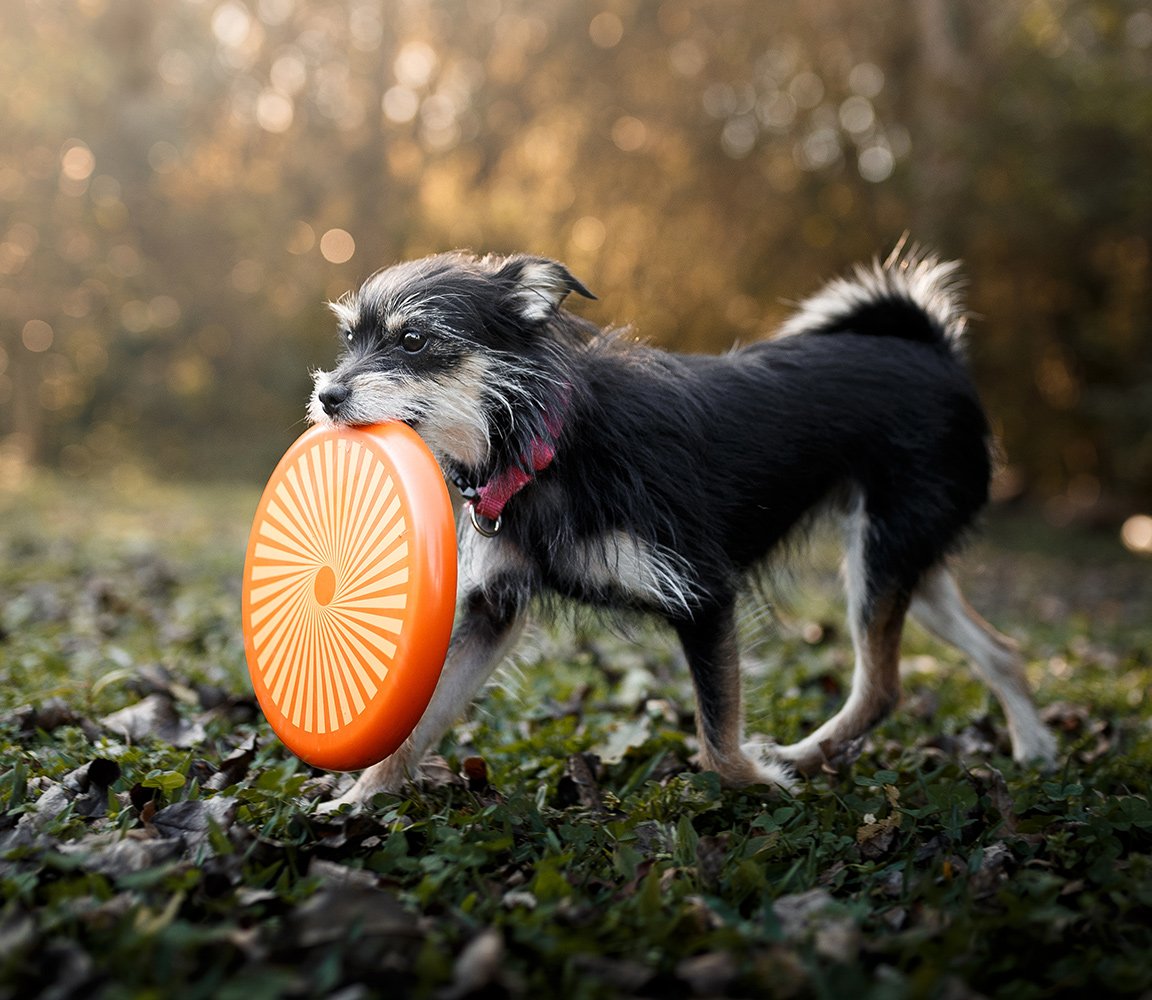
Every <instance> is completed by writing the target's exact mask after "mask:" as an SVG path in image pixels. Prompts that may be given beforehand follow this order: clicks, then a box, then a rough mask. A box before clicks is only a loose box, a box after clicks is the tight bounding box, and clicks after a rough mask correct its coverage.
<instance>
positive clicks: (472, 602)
mask: <svg viewBox="0 0 1152 1000" xmlns="http://www.w3.org/2000/svg"><path fill="white" fill-rule="evenodd" d="M458 614H459V615H460V618H459V621H458V622H457V624H456V627H455V629H454V630H453V632H452V641H451V644H450V645H449V647H448V656H447V659H445V661H444V668H443V670H442V671H441V673H440V680H439V681H438V683H437V684H436V690H435V692H434V693H433V695H432V700H431V701H430V702H429V703H428V707H427V708H426V709H425V710H424V714H423V715H422V716H421V717H420V721H419V722H418V723H417V725H416V728H415V729H414V730H413V731H412V734H411V735H410V736H409V737H408V739H407V740H405V741H404V743H403V744H401V746H400V747H399V749H398V750H397V751H396V752H395V753H394V754H392V755H391V756H390V757H388V758H387V759H386V760H383V761H381V762H380V763H379V764H374V765H373V766H372V767H370V768H368V769H367V770H366V771H364V772H363V773H362V774H361V775H360V777H359V778H358V779H357V780H356V784H355V785H353V786H352V788H351V789H349V790H348V791H347V792H346V793H345V794H344V795H342V796H341V797H340V798H338V799H333V800H331V801H329V802H325V803H323V804H322V805H321V806H320V811H321V812H330V811H332V810H334V809H337V808H339V807H340V806H342V805H346V804H355V803H359V802H368V801H369V800H371V798H372V796H374V795H376V794H377V793H378V792H395V791H398V790H399V789H400V788H401V787H402V786H403V785H404V783H405V782H406V781H408V780H409V779H410V778H414V777H416V776H418V774H419V771H420V761H421V759H422V758H423V756H424V754H425V753H426V752H427V751H428V750H429V749H431V748H432V747H434V746H435V745H436V744H437V743H438V742H439V741H440V738H441V737H442V736H443V735H444V734H445V733H446V732H447V731H448V730H449V729H450V728H451V726H452V724H453V723H455V722H456V721H457V719H459V718H460V716H462V715H463V714H464V712H465V710H466V709H467V708H468V706H469V705H470V704H471V703H472V700H473V698H475V697H476V695H477V693H478V692H479V691H480V688H481V687H482V686H483V685H484V682H485V681H486V680H487V679H488V678H489V676H491V674H492V671H493V670H495V669H496V667H497V666H498V665H499V663H500V661H501V660H502V659H503V658H504V656H505V655H506V654H507V653H508V652H509V651H510V650H511V648H512V646H513V644H514V643H515V641H516V639H517V638H519V636H520V633H521V631H522V630H523V625H524V614H523V612H522V610H521V609H520V607H519V606H518V602H516V601H514V600H508V601H494V600H492V599H490V598H489V597H487V596H485V594H484V593H482V592H481V591H479V590H477V591H475V592H474V593H472V594H468V595H466V596H465V598H464V601H463V602H462V605H461V608H460V609H459V611H458Z"/></svg>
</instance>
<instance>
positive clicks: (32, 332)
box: [20, 319, 56, 354]
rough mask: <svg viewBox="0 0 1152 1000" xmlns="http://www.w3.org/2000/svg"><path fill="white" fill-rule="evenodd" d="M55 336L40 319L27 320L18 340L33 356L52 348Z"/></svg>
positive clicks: (50, 328)
mask: <svg viewBox="0 0 1152 1000" xmlns="http://www.w3.org/2000/svg"><path fill="white" fill-rule="evenodd" d="M55 336H56V334H55V332H54V331H53V329H52V327H50V326H49V325H48V324H47V323H45V322H44V320H42V319H30V320H28V322H27V323H25V324H24V329H23V330H22V331H21V333H20V339H21V340H22V341H23V342H24V346H25V347H26V348H28V350H30V351H32V352H33V353H35V354H42V353H43V352H44V351H46V350H48V349H49V348H50V347H51V346H52V341H53V340H54V339H55Z"/></svg>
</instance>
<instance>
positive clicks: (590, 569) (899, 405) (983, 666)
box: [308, 248, 1056, 807]
mask: <svg viewBox="0 0 1152 1000" xmlns="http://www.w3.org/2000/svg"><path fill="white" fill-rule="evenodd" d="M573 293H575V294H576V295H580V296H584V297H586V298H594V296H593V295H592V293H591V292H589V291H588V289H587V288H586V287H585V286H584V285H583V284H582V283H581V282H580V281H579V280H578V279H577V278H576V277H574V276H573V275H572V273H571V272H570V271H569V270H568V268H567V267H565V266H564V265H563V264H561V263H558V262H556V261H554V260H549V259H545V258H542V257H535V256H528V255H514V256H507V257H500V256H485V257H477V256H473V255H470V254H467V253H462V252H455V253H447V254H440V255H437V256H432V257H428V258H425V259H422V260H416V261H412V262H407V263H401V264H397V265H395V266H393V267H389V268H387V269H384V270H381V271H379V272H377V273H376V274H375V275H373V276H372V277H370V278H369V279H368V280H367V281H366V282H365V283H364V284H363V286H362V287H361V288H360V289H359V290H358V291H356V292H354V293H351V294H349V295H346V296H345V297H344V298H342V299H340V300H339V301H338V302H336V303H332V304H331V308H332V310H333V312H334V313H335V315H336V317H337V320H338V322H339V328H340V336H341V338H342V340H343V341H344V349H343V352H342V354H341V355H340V357H339V359H338V361H337V364H336V367H335V368H333V369H332V370H331V371H316V372H314V373H313V380H314V389H313V392H312V396H311V399H310V401H309V405H308V416H309V418H310V419H311V421H313V422H314V423H317V424H327V425H363V424H372V423H377V422H381V421H390V420H396V421H403V422H404V423H406V424H408V425H410V426H411V427H412V428H414V429H415V430H416V431H417V432H418V433H419V434H420V436H421V437H422V438H423V440H424V441H425V442H426V444H427V445H428V446H429V448H430V449H431V450H432V452H433V454H434V455H435V456H436V458H437V461H438V462H439V464H440V466H441V468H442V470H443V472H444V474H445V476H446V478H447V479H448V480H450V481H451V482H452V483H454V484H456V486H457V487H458V488H459V490H460V493H461V495H462V497H463V498H464V504H465V507H466V512H467V515H468V516H466V517H463V516H462V517H461V518H460V525H459V543H460V544H459V559H460V566H459V570H460V591H459V604H458V609H457V617H456V624H455V628H454V631H453V635H452V639H451V643H450V647H449V652H448V656H447V660H446V662H445V664H444V669H443V672H442V675H441V677H440V680H439V683H438V685H437V687H436V690H435V693H434V695H433V697H432V700H431V702H430V703H429V705H428V708H427V710H426V711H425V713H424V715H423V717H422V718H421V719H420V721H419V723H418V724H417V726H416V728H415V729H414V731H413V732H412V734H411V736H410V737H409V738H408V740H407V741H406V742H405V743H404V744H403V745H402V746H401V748H400V749H399V750H397V751H396V752H395V753H394V754H393V755H392V756H391V757H389V758H388V759H386V760H384V761H383V762H381V763H379V764H376V765H375V766H373V767H371V768H369V769H368V770H366V771H364V772H363V773H362V774H361V775H360V777H359V778H358V780H357V781H356V783H355V785H354V786H353V787H352V789H351V790H350V791H349V792H348V793H347V794H346V795H344V796H343V797H341V798H340V799H336V800H334V801H333V802H331V803H329V805H330V806H332V807H335V806H338V805H340V804H343V803H355V802H363V801H366V800H368V799H370V798H371V797H372V796H373V795H374V794H375V793H377V792H381V791H393V792H394V791H396V790H398V789H399V788H400V787H401V786H402V785H403V784H404V782H405V781H406V780H408V779H410V778H412V777H415V776H416V775H417V774H418V771H419V764H420V760H421V758H422V756H423V755H424V753H425V752H426V751H427V750H429V749H430V748H432V747H435V746H436V744H437V743H438V742H439V740H440V738H441V737H442V736H443V735H444V734H445V732H447V730H448V729H449V728H450V727H451V726H452V724H453V723H454V722H455V721H456V720H457V718H458V717H459V716H460V715H462V714H463V712H464V711H465V709H466V708H467V706H468V705H469V703H470V702H471V701H472V700H473V698H474V697H475V696H476V695H477V693H478V692H479V690H480V689H481V687H482V685H483V684H484V682H485V681H486V680H487V678H488V677H489V675H490V674H491V673H492V671H493V669H494V668H495V667H496V666H497V665H498V664H499V663H500V662H501V660H502V659H503V657H504V656H505V655H506V654H507V653H508V652H509V651H510V650H511V648H512V646H513V644H514V642H515V641H516V639H517V637H518V635H519V634H520V632H521V630H522V628H523V626H524V622H525V619H526V617H527V615H528V612H529V610H530V609H531V608H532V607H534V606H536V605H538V604H540V603H541V601H542V600H543V601H545V602H546V601H547V599H549V598H562V599H566V600H570V601H576V602H579V603H580V604H583V605H590V606H592V607H594V608H600V609H604V610H606V611H609V612H615V613H620V612H625V613H629V612H640V613H643V614H647V615H654V616H656V617H657V618H660V619H663V620H664V621H665V622H667V623H668V625H669V626H671V628H672V629H673V630H674V632H675V634H676V635H677V636H678V638H679V641H680V643H681V644H682V646H683V649H684V654H685V656H686V658H687V663H688V668H689V670H690V673H691V677H692V681H693V683H694V687H695V693H696V700H697V726H696V728H697V736H698V739H699V761H700V766H701V767H702V768H703V769H706V770H711V771H715V772H716V773H717V774H718V775H719V777H720V779H721V782H722V783H723V784H724V785H725V786H729V787H736V788H739V787H744V786H748V785H755V784H764V785H769V786H782V787H785V788H790V787H793V785H794V784H795V782H796V781H797V780H798V779H797V776H798V775H806V774H811V773H813V772H815V771H818V770H819V769H820V768H821V767H822V766H823V765H825V764H826V762H827V761H829V760H830V759H835V758H836V756H837V754H840V753H842V752H844V751H845V749H846V748H850V747H851V746H853V744H854V741H859V740H860V738H861V737H862V736H863V735H864V734H866V733H867V732H868V731H869V730H870V729H871V728H872V727H874V726H875V725H876V724H877V723H878V722H880V720H882V719H883V718H884V717H885V716H886V715H887V714H888V713H889V712H890V711H891V710H892V709H893V707H894V706H895V705H896V703H897V702H898V701H899V698H900V680H899V650H900V640H901V632H902V628H903V625H904V621H905V617H906V615H908V614H909V613H910V614H911V616H912V617H913V618H914V619H916V620H917V621H918V622H919V623H920V624H922V625H923V626H925V627H926V628H927V629H928V631H929V632H931V633H934V634H935V635H936V636H938V637H939V638H940V639H942V640H943V641H944V642H946V643H948V644H950V645H952V646H955V647H957V648H958V649H960V650H961V651H962V652H964V653H965V654H966V655H967V656H968V658H969V659H970V660H971V661H972V664H973V665H974V667H975V669H976V672H977V673H978V674H979V676H980V677H981V678H982V679H983V681H984V682H985V683H986V684H987V685H988V687H989V688H990V689H991V691H992V692H993V694H994V695H995V696H996V698H997V699H998V700H999V702H1000V704H1001V706H1002V707H1003V710H1004V714H1005V717H1006V720H1007V725H1008V730H1009V733H1010V736H1011V743H1012V753H1013V756H1014V758H1015V759H1016V760H1018V761H1021V762H1025V761H1036V762H1039V763H1040V764H1051V763H1052V761H1053V760H1054V757H1055V753H1056V744H1055V741H1054V739H1053V737H1052V735H1051V733H1049V732H1048V730H1047V729H1046V728H1045V726H1044V724H1043V722H1042V721H1041V720H1040V718H1039V715H1038V714H1037V711H1036V708H1035V705H1034V702H1033V699H1032V695H1031V692H1030V690H1029V686H1028V683H1027V680H1026V678H1025V674H1024V669H1023V664H1022V661H1021V658H1020V656H1019V654H1018V653H1017V651H1016V648H1015V646H1014V644H1013V642H1012V641H1011V640H1010V639H1008V638H1007V637H1005V636H1003V635H1001V634H1000V633H999V632H997V631H996V630H994V629H993V628H992V626H990V625H989V624H988V623H987V622H986V621H985V620H984V619H983V618H981V617H980V616H979V615H978V614H977V613H976V612H975V611H974V610H973V609H972V608H971V607H970V606H969V604H968V603H967V602H966V601H965V599H964V597H963V596H962V594H961V592H960V589H959V587H958V586H957V583H956V580H955V578H954V577H953V575H952V574H951V572H950V571H949V569H948V567H947V560H948V557H949V556H950V555H952V554H953V553H954V552H955V551H956V549H957V548H958V547H959V545H960V544H961V542H962V541H963V540H964V539H965V537H966V535H967V534H968V533H969V532H970V529H971V528H972V526H973V523H974V521H975V519H976V518H977V516H978V514H979V513H980V511H981V510H982V508H983V507H984V506H985V504H986V502H987V499H988V490H989V480H990V476H991V470H992V462H991V457H990V432H989V426H988V422H987V419H986V416H985V413H984V410H983V408H982V406H981V404H980V401H979V399H978V397H977V394H976V391H975V389H974V387H973V384H972V382H971V380H970V378H969V375H968V373H967V371H966V368H965V364H964V360H963V345H964V336H965V327H966V314H965V311H964V306H963V302H962V296H961V279H960V276H959V268H958V265H957V264H956V263H954V262H946V261H941V260H940V259H938V258H936V257H934V256H931V255H928V254H926V253H923V252H916V251H912V252H904V251H903V249H902V248H898V249H897V251H895V252H894V253H893V255H892V256H891V257H890V258H889V259H888V260H886V261H885V262H883V263H880V262H878V261H874V262H873V263H872V264H871V265H870V266H868V265H861V266H858V267H857V268H856V269H855V271H853V272H851V273H850V274H849V275H848V276H846V277H842V278H839V279H836V280H834V281H832V282H831V283H829V284H828V285H826V286H825V287H824V288H823V289H822V290H820V291H819V292H817V293H816V294H815V295H813V296H812V297H810V298H808V299H807V300H805V301H803V302H802V303H801V304H800V305H799V306H798V308H797V309H796V311H795V312H794V314H793V315H792V316H791V317H790V318H789V319H788V320H787V321H786V322H785V323H784V324H783V326H782V327H781V329H780V330H779V331H778V334H777V336H775V337H773V338H771V339H767V340H764V341H762V342H757V343H753V344H750V345H748V346H744V347H739V348H737V349H733V350H732V351H730V352H729V353H727V354H723V355H686V354H676V353H670V352H667V351H663V350H659V349H657V348H655V347H652V346H646V345H644V344H642V343H639V342H638V341H636V340H635V338H634V337H632V336H631V334H630V333H629V331H627V330H616V329H607V330H601V329H600V328H598V327H597V326H595V325H594V324H592V323H590V322H588V321H587V320H585V319H582V318H580V317H579V316H577V315H575V314H573V313H571V312H569V311H568V310H566V309H565V308H563V305H564V303H565V300H566V299H567V298H568V296H569V295H571V294H573ZM827 512H831V513H833V514H835V515H838V516H839V517H840V518H841V519H842V521H843V524H844V536H845V555H844V570H843V575H844V579H845V583H846V590H847V603H848V618H849V624H850V630H851V637H852V643H853V645H854V647H855V668H854V672H853V676H852V685H851V691H850V694H849V695H848V697H847V698H846V700H845V702H844V704H843V706H842V707H841V708H840V710H839V711H838V712H836V714H835V715H834V716H833V717H832V718H831V719H829V720H828V721H827V722H825V723H824V724H823V725H821V726H819V728H817V729H816V730H815V731H814V732H812V733H811V734H810V735H808V736H806V737H805V738H803V739H801V740H800V741H799V742H797V743H795V744H792V745H790V746H777V745H773V744H770V743H765V742H761V743H755V742H748V743H746V742H745V740H744V733H743V713H742V709H741V680H740V662H739V659H740V658H739V648H738V642H737V622H736V602H737V597H738V595H739V594H740V593H741V591H742V590H744V589H745V588H746V586H747V585H748V584H749V583H750V582H753V581H754V579H755V578H756V576H757V574H758V573H759V572H761V571H762V570H763V568H764V567H765V565H766V564H767V561H768V560H770V559H771V558H772V557H773V556H774V555H779V554H780V553H781V552H782V550H783V549H784V548H785V547H786V544H787V542H788V541H789V539H791V538H793V537H794V536H795V535H796V534H797V533H799V532H803V531H804V529H805V528H806V527H807V526H808V525H810V524H811V522H812V521H813V519H814V518H815V517H816V516H817V515H820V514H823V513H827Z"/></svg>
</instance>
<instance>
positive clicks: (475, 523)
mask: <svg viewBox="0 0 1152 1000" xmlns="http://www.w3.org/2000/svg"><path fill="white" fill-rule="evenodd" d="M468 515H469V516H470V517H471V518H472V527H473V528H475V529H476V530H477V531H478V532H480V534H482V535H483V536H484V537H485V538H495V537H496V536H497V535H498V534H500V526H501V525H502V524H503V523H504V519H503V518H502V517H498V518H496V520H495V521H493V520H490V519H489V518H487V517H484V516H483V515H482V514H478V513H477V512H476V505H475V504H473V503H470V504H468Z"/></svg>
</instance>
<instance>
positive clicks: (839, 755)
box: [772, 736, 865, 777]
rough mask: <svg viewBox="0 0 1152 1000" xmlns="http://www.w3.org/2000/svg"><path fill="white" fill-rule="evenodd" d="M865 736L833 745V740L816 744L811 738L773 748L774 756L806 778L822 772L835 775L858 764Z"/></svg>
mask: <svg viewBox="0 0 1152 1000" xmlns="http://www.w3.org/2000/svg"><path fill="white" fill-rule="evenodd" d="M864 740H865V737H864V736H858V737H856V738H855V739H851V740H843V741H841V742H840V743H833V742H832V741H831V740H822V741H820V742H816V741H815V740H813V739H811V738H809V739H806V740H801V741H800V742H799V743H791V744H789V745H788V746H775V747H772V754H773V755H774V756H776V757H778V758H780V760H783V761H786V762H787V763H789V764H791V765H792V766H793V767H794V768H796V770H797V771H798V772H799V773H800V774H802V775H805V776H806V777H811V776H812V775H814V774H819V773H820V772H821V771H825V772H828V773H835V772H838V771H846V770H848V768H850V767H851V766H852V765H853V764H855V763H856V761H857V759H858V758H859V757H860V754H861V753H862V752H863V750H864Z"/></svg>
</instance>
